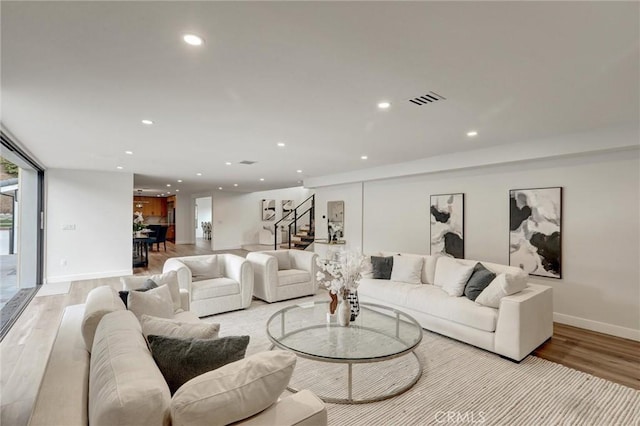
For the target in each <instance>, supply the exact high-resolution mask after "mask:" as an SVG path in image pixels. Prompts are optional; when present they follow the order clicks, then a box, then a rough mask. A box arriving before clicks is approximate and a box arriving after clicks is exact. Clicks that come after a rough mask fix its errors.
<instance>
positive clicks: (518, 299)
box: [494, 284, 553, 361]
mask: <svg viewBox="0 0 640 426" xmlns="http://www.w3.org/2000/svg"><path fill="white" fill-rule="evenodd" d="M552 335H553V292H552V288H551V287H547V286H543V285H537V284H527V287H526V288H525V289H524V290H522V291H521V292H519V293H516V294H512V295H511V296H506V297H503V298H502V299H501V300H500V308H499V310H498V322H497V324H496V334H495V343H494V345H495V347H494V349H495V351H496V352H497V353H499V354H500V355H504V356H506V357H508V358H511V359H513V360H515V361H520V360H522V359H523V358H524V357H526V356H527V355H529V354H530V353H531V352H532V351H533V350H534V349H535V348H537V347H538V346H540V345H541V344H542V343H544V341H545V340H547V339H548V338H550V337H551V336H552Z"/></svg>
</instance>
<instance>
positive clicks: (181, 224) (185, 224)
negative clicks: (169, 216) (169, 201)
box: [174, 193, 196, 244]
mask: <svg viewBox="0 0 640 426" xmlns="http://www.w3.org/2000/svg"><path fill="white" fill-rule="evenodd" d="M193 200H194V199H193V198H192V197H191V196H190V195H189V194H182V193H180V194H176V204H175V208H176V217H175V219H174V220H175V229H176V244H195V242H196V241H195V239H194V235H195V234H194V232H193V231H194V226H195V220H194V216H195V211H194V210H195V209H194V208H193V206H194V201H193Z"/></svg>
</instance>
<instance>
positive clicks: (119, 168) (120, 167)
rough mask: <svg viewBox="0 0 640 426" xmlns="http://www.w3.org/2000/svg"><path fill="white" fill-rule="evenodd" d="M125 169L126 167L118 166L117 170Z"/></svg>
mask: <svg viewBox="0 0 640 426" xmlns="http://www.w3.org/2000/svg"><path fill="white" fill-rule="evenodd" d="M123 168H124V167H122V166H116V169H118V170H122V169H123Z"/></svg>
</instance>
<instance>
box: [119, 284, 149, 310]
mask: <svg viewBox="0 0 640 426" xmlns="http://www.w3.org/2000/svg"><path fill="white" fill-rule="evenodd" d="M154 288H158V284H156V282H155V281H154V280H152V279H151V278H147V280H146V281H145V282H144V284H143V285H142V287H140V288H136V289H135V290H134V291H149V290H151V289H154ZM118 295H119V296H120V299H122V301H123V302H124V307H125V308H127V309H128V308H129V306H127V299H128V298H129V290H122V291H119V292H118Z"/></svg>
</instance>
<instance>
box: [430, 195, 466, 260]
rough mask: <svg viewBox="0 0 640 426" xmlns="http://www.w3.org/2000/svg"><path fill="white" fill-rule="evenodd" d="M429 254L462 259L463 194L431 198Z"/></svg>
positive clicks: (433, 196)
mask: <svg viewBox="0 0 640 426" xmlns="http://www.w3.org/2000/svg"><path fill="white" fill-rule="evenodd" d="M429 212H430V220H431V243H430V247H431V254H436V253H442V254H444V255H446V256H450V257H455V258H458V259H464V194H438V195H432V196H431V202H430V206H429Z"/></svg>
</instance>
